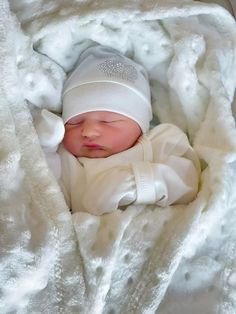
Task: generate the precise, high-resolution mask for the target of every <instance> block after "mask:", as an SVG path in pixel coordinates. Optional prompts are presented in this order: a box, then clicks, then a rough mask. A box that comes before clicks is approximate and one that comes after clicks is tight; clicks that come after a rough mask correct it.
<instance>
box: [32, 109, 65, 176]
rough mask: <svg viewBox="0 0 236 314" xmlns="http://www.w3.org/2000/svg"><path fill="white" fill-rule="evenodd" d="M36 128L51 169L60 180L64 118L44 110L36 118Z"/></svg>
mask: <svg viewBox="0 0 236 314" xmlns="http://www.w3.org/2000/svg"><path fill="white" fill-rule="evenodd" d="M34 126H35V129H36V132H37V134H38V137H39V141H40V144H41V146H42V149H43V151H44V153H45V157H46V159H47V162H48V164H49V167H50V168H51V169H52V171H53V173H54V175H55V177H56V178H57V179H58V178H59V177H60V174H61V163H60V158H59V156H58V154H57V149H58V146H59V144H60V143H61V142H62V140H63V137H64V132H65V128H64V123H63V121H62V118H61V117H60V116H57V115H56V114H54V113H52V112H50V111H48V110H46V109H43V110H42V111H41V112H40V114H39V115H38V116H37V117H35V119H34Z"/></svg>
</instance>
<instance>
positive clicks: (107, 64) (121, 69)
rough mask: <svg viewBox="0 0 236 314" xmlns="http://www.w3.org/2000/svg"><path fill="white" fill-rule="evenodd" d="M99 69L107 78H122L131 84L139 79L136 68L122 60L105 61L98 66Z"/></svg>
mask: <svg viewBox="0 0 236 314" xmlns="http://www.w3.org/2000/svg"><path fill="white" fill-rule="evenodd" d="M98 68H99V70H100V71H102V72H103V73H104V75H105V76H107V77H115V78H120V79H123V80H126V81H129V82H135V81H136V80H137V78H138V72H137V70H136V69H135V67H134V66H132V65H130V64H128V63H126V62H123V61H121V60H120V59H108V60H105V61H104V62H102V63H100V64H98Z"/></svg>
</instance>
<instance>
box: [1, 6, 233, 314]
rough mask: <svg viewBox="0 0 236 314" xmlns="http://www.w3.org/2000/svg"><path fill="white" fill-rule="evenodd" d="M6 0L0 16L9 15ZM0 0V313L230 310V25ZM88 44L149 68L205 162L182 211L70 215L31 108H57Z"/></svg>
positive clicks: (186, 16) (119, 9) (176, 14)
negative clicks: (69, 75) (119, 53)
mask: <svg viewBox="0 0 236 314" xmlns="http://www.w3.org/2000/svg"><path fill="white" fill-rule="evenodd" d="M9 3H10V7H11V10H10V9H9ZM9 3H8V2H7V1H6V0H0V73H1V82H0V99H1V102H0V108H1V110H0V125H1V133H0V141H1V142H0V143H1V144H0V145H1V146H0V198H1V201H0V232H1V233H0V283H1V284H0V312H1V313H2V314H5V313H20V314H24V313H50V314H52V313H53V314H54V313H55V314H56V313H67V314H70V313H71V314H72V313H83V314H84V313H88V314H91V313H93V314H94V313H110V314H112V313H114V314H115V313H122V314H123V313H129V314H131V313H135V314H136V313H155V311H157V312H158V313H163V314H167V313H171V314H180V313H181V314H184V313H191V314H192V313H216V312H217V313H232V314H233V313H235V308H236V294H235V288H236V272H235V269H236V265H235V264H236V247H235V239H236V229H235V226H234V221H236V220H235V219H236V192H235V188H236V129H235V122H234V119H233V117H232V113H231V103H232V99H233V94H234V90H235V84H236V25H235V21H234V19H233V18H232V17H231V16H230V14H229V13H227V12H226V11H225V10H224V9H223V8H221V7H218V6H216V5H207V4H201V3H198V2H192V1H188V0H182V1H180V0H178V1H177V0H176V1H175V0H163V1H161V0H159V1H152V0H148V1H142V0H136V1H135V0H133V1H125V0H119V1H109V0H101V1H89V0H85V1H75V0H68V1H62V0H60V1H53V0H51V1H49V0H48V1H43V0H40V1H36V0H32V1H26V0H17V1H14V0H11V1H9ZM89 40H94V41H97V42H99V43H101V44H105V45H110V46H112V47H114V48H117V49H118V50H120V51H122V52H123V53H125V54H127V55H128V56H129V57H132V58H134V59H135V60H136V61H138V62H140V63H142V64H143V65H144V66H145V68H146V69H147V71H148V73H149V75H150V79H151V84H152V92H153V111H154V113H155V114H156V115H157V116H158V117H159V119H160V121H161V122H173V123H175V124H177V125H178V126H180V127H181V128H182V129H183V130H184V131H185V132H187V133H188V135H189V137H190V139H191V141H192V143H193V145H194V147H195V149H196V150H197V151H198V153H199V156H200V158H201V160H202V167H203V169H204V171H203V173H202V180H201V186H200V192H199V194H198V197H197V198H196V200H195V201H194V202H192V203H191V204H189V205H188V206H172V207H170V208H165V209H160V208H157V207H155V206H149V207H146V208H143V207H142V206H140V207H132V206H130V207H129V208H128V209H127V210H126V211H124V212H121V211H117V212H115V213H112V214H109V215H104V216H101V217H95V216H92V215H90V214H86V213H79V214H76V215H75V216H73V217H72V216H71V214H70V212H69V210H68V208H67V207H66V205H65V202H64V199H63V195H62V194H61V192H60V189H59V187H58V185H57V183H56V181H55V179H54V177H53V176H52V174H51V172H50V170H49V169H48V167H47V164H46V162H45V159H44V156H43V153H42V151H41V148H40V145H39V142H38V138H37V135H36V133H35V130H34V127H33V124H32V118H31V113H30V109H29V108H31V109H32V110H31V111H33V108H43V107H45V108H48V109H50V110H54V111H58V112H59V111H60V93H61V88H62V85H63V81H64V79H65V73H66V72H68V71H69V70H71V69H72V68H73V66H74V64H75V62H76V60H77V58H78V55H79V53H80V52H81V51H82V50H83V49H84V48H85V47H86V45H87V44H88V41H89Z"/></svg>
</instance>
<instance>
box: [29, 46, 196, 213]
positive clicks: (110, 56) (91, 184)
mask: <svg viewBox="0 0 236 314" xmlns="http://www.w3.org/2000/svg"><path fill="white" fill-rule="evenodd" d="M151 119H152V110H151V95H150V87H149V82H148V78H147V74H146V72H145V70H144V69H143V68H142V66H141V65H139V64H137V63H135V62H134V61H132V60H130V59H128V58H127V57H125V56H123V55H121V54H120V53H119V52H117V51H115V50H114V49H111V48H108V47H103V46H99V45H93V46H91V47H89V48H87V49H86V50H85V51H84V52H83V53H82V54H81V56H80V58H79V60H78V65H77V67H76V69H75V70H74V71H73V72H72V74H71V75H70V76H69V78H68V79H67V81H66V82H65V86H64V91H63V110H62V118H61V117H59V116H57V115H55V114H53V113H51V112H49V111H47V110H43V111H42V112H41V116H40V117H38V118H37V119H36V121H35V125H36V129H37V132H38V134H39V138H40V142H41V145H42V147H43V149H44V151H45V153H46V157H47V160H48V163H49V165H50V166H51V168H52V170H53V172H54V174H55V176H56V178H57V179H58V182H59V184H60V186H61V188H62V191H63V193H64V196H65V199H66V201H67V204H68V207H69V208H70V209H71V210H72V212H73V213H74V212H77V211H86V212H89V213H91V214H94V215H101V214H104V213H109V212H112V211H114V210H117V209H118V208H119V209H124V208H125V207H126V206H128V205H130V204H157V205H159V206H163V207H164V206H168V205H171V204H179V203H188V202H191V201H192V200H193V199H194V198H195V196H196V194H197V191H198V183H199V173H200V166H199V160H198V157H197V155H196V153H195V152H194V150H193V149H192V147H191V146H190V144H189V141H188V139H187V136H186V135H185V134H184V133H183V132H182V131H181V130H180V129H179V128H177V127H176V126H174V125H171V124H160V125H157V126H155V127H154V128H152V129H151V130H149V127H150V121H151ZM61 142H62V143H61ZM59 144H60V145H59Z"/></svg>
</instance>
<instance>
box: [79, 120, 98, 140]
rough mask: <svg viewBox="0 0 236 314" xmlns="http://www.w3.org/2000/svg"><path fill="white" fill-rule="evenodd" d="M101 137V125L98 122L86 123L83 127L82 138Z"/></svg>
mask: <svg viewBox="0 0 236 314" xmlns="http://www.w3.org/2000/svg"><path fill="white" fill-rule="evenodd" d="M99 135H100V128H99V123H98V122H96V121H84V123H83V126H82V136H84V137H89V138H95V137H97V136H99Z"/></svg>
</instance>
